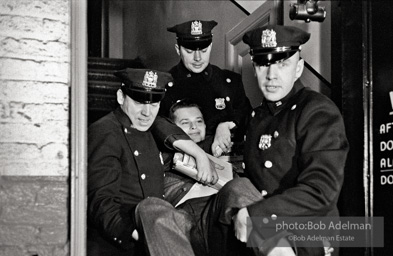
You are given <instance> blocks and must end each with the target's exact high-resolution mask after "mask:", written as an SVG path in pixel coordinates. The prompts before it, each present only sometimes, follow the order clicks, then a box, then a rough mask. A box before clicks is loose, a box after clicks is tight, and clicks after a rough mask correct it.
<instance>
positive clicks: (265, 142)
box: [258, 134, 272, 150]
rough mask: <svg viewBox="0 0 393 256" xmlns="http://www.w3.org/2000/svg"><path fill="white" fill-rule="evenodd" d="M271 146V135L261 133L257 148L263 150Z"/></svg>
mask: <svg viewBox="0 0 393 256" xmlns="http://www.w3.org/2000/svg"><path fill="white" fill-rule="evenodd" d="M271 146H272V135H268V134H263V135H261V138H260V139H259V144H258V147H259V149H262V150H265V149H268V148H270V147H271Z"/></svg>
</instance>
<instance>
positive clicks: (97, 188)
mask: <svg viewBox="0 0 393 256" xmlns="http://www.w3.org/2000/svg"><path fill="white" fill-rule="evenodd" d="M111 130H113V127H97V126H94V127H91V128H89V138H88V141H89V145H88V211H87V216H88V219H89V223H93V225H94V226H95V228H96V229H98V230H100V231H101V232H103V235H104V236H105V237H106V238H107V239H108V240H109V241H113V242H114V243H115V244H117V245H118V246H121V247H123V248H128V247H130V246H131V244H132V243H133V240H132V232H133V231H134V230H135V228H136V225H135V221H134V219H135V207H136V204H135V205H131V204H128V205H122V204H120V202H119V200H116V198H118V191H119V187H120V185H121V178H120V177H121V170H122V168H121V164H120V162H119V158H118V156H120V155H121V149H120V147H119V145H118V141H120V140H124V137H121V132H119V133H114V132H113V131H111Z"/></svg>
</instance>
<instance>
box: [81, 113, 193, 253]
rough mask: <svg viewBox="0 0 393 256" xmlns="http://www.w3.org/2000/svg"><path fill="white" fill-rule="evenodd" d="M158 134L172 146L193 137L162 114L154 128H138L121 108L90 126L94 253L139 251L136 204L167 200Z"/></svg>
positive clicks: (90, 215) (90, 246)
mask: <svg viewBox="0 0 393 256" xmlns="http://www.w3.org/2000/svg"><path fill="white" fill-rule="evenodd" d="M158 126H159V129H157V127H158ZM153 134H154V135H155V137H153ZM167 135H171V136H169V137H168V136H167ZM155 138H156V140H157V141H165V140H166V143H169V144H171V143H172V142H173V140H175V139H189V138H188V136H187V135H186V134H184V133H183V131H182V130H181V129H180V128H178V127H177V126H176V125H174V124H171V123H169V122H167V121H165V120H163V119H162V118H159V117H157V119H156V121H155V122H154V124H153V126H152V128H151V130H148V131H146V132H141V131H138V130H136V129H134V128H132V127H131V121H130V119H129V118H128V116H127V115H126V114H125V113H124V112H123V111H122V110H121V109H120V108H118V109H117V110H115V111H114V112H111V113H109V114H108V115H106V116H104V117H103V118H101V119H100V120H98V121H97V122H95V123H93V124H92V125H91V126H90V127H89V133H88V140H89V141H88V143H89V146H88V255H123V254H124V255H139V254H137V251H138V250H137V249H136V248H137V247H138V245H137V244H136V243H135V242H134V240H133V239H132V237H131V235H132V232H133V230H134V229H135V228H136V225H135V221H134V217H135V216H134V215H135V207H136V205H137V204H138V203H139V202H140V201H141V200H143V199H145V198H147V197H158V198H163V194H164V190H163V184H164V172H163V166H162V158H161V153H160V152H159V150H158V148H157V145H156V141H155ZM139 252H140V250H139Z"/></svg>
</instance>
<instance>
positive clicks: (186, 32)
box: [167, 20, 217, 50]
mask: <svg viewBox="0 0 393 256" xmlns="http://www.w3.org/2000/svg"><path fill="white" fill-rule="evenodd" d="M216 25H217V22H215V21H214V20H211V21H204V20H191V21H187V22H184V23H181V24H178V25H175V26H173V27H170V28H167V30H168V31H169V32H172V33H176V37H177V44H178V45H181V46H183V47H185V48H187V49H190V50H200V49H205V48H206V47H208V46H209V45H210V44H211V42H212V40H213V34H212V29H213V28H214V27H215V26H216Z"/></svg>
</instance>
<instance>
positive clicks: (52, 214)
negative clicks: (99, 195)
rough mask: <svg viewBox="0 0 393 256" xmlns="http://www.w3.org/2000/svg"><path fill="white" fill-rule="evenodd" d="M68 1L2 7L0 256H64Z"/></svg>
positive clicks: (5, 0)
mask: <svg viewBox="0 0 393 256" xmlns="http://www.w3.org/2000/svg"><path fill="white" fill-rule="evenodd" d="M69 70H70V1H68V0H51V1H46V0H36V1H31V0H2V1H1V2H0V255H29V256H30V255H40V256H50V255H55V256H57V255H59V256H64V255H68V254H69V248H68V244H69V241H68V240H69V233H68V232H69V222H68V214H69V210H68V207H69V180H68V176H69V109H70V105H69V100H70V99H69V90H70V72H69Z"/></svg>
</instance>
